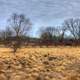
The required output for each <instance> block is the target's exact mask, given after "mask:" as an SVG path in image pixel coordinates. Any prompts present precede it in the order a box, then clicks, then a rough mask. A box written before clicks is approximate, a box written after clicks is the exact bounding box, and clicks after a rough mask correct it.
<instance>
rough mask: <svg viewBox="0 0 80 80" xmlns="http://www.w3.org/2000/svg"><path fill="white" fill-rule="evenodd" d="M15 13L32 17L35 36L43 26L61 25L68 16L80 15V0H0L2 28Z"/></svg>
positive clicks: (0, 24)
mask: <svg viewBox="0 0 80 80" xmlns="http://www.w3.org/2000/svg"><path fill="white" fill-rule="evenodd" d="M13 13H19V14H24V15H25V16H26V17H27V18H30V19H31V22H32V24H33V30H32V31H31V34H32V35H33V36H35V35H36V34H37V30H38V28H39V27H41V26H49V25H50V26H54V25H61V24H62V22H63V20H65V19H67V18H72V17H80V0H0V28H2V29H3V28H5V26H6V24H7V19H8V18H9V17H10V16H11V14H13ZM34 32H35V33H34Z"/></svg>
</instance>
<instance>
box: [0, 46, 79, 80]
mask: <svg viewBox="0 0 80 80" xmlns="http://www.w3.org/2000/svg"><path fill="white" fill-rule="evenodd" d="M0 50H1V53H0V80H80V58H79V57H80V50H79V47H57V48H56V47H54V48H23V49H22V50H21V51H18V52H17V53H16V55H13V54H11V53H9V49H6V48H4V49H3V50H2V48H0ZM72 51H73V52H72ZM71 52H72V53H71Z"/></svg>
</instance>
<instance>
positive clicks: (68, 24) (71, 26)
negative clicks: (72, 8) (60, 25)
mask: <svg viewBox="0 0 80 80" xmlns="http://www.w3.org/2000/svg"><path fill="white" fill-rule="evenodd" d="M64 27H65V28H67V30H68V31H70V32H71V34H72V35H73V37H74V38H75V39H80V19H79V18H77V19H73V18H71V19H68V20H65V21H64Z"/></svg>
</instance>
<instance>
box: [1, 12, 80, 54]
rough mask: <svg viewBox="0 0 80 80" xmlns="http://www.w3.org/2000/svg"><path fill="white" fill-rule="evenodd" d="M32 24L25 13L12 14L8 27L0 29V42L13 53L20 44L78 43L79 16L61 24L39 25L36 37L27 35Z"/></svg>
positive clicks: (79, 38) (51, 44) (54, 44)
mask: <svg viewBox="0 0 80 80" xmlns="http://www.w3.org/2000/svg"><path fill="white" fill-rule="evenodd" d="M32 24H33V23H32V22H31V20H30V19H28V18H26V17H25V15H23V14H16V13H15V14H13V15H12V16H11V17H10V18H9V19H8V27H6V28H5V30H0V43H1V44H4V45H5V46H6V47H10V48H12V49H13V52H14V53H15V52H16V51H17V49H19V48H21V47H22V46H40V47H42V46H47V47H48V46H57V45H65V46H66V45H70V46H78V45H80V18H70V19H67V20H64V22H63V24H62V25H61V26H45V27H41V28H40V29H39V31H38V35H39V36H38V38H37V37H35V38H33V37H30V36H29V35H28V34H29V33H30V31H31V30H32V27H33V25H32ZM34 30H35V29H34Z"/></svg>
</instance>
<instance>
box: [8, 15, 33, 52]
mask: <svg viewBox="0 0 80 80" xmlns="http://www.w3.org/2000/svg"><path fill="white" fill-rule="evenodd" d="M9 23H10V24H9V27H10V29H11V31H12V33H13V37H14V38H15V41H14V42H11V44H12V48H13V50H14V51H13V52H14V53H15V52H16V51H17V49H18V48H20V47H21V46H22V44H23V39H22V38H23V36H26V35H27V34H28V32H29V30H30V29H31V25H32V24H31V22H30V20H29V19H27V18H26V17H25V16H24V15H23V14H20V15H18V14H13V15H12V16H11V18H10V19H9Z"/></svg>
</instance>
